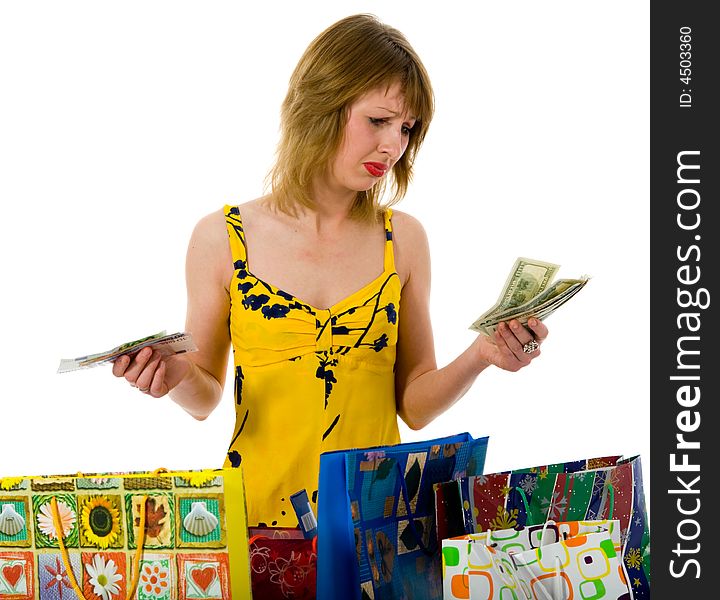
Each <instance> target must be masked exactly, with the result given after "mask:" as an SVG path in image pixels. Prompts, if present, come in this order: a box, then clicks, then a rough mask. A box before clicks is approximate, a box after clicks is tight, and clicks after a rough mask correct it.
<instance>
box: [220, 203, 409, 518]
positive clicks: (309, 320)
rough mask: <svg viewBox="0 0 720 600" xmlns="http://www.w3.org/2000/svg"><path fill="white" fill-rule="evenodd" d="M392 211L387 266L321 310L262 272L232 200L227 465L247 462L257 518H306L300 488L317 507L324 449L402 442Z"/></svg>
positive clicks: (251, 508)
mask: <svg viewBox="0 0 720 600" xmlns="http://www.w3.org/2000/svg"><path fill="white" fill-rule="evenodd" d="M391 215H392V212H391V211H390V210H389V209H388V210H387V211H386V212H385V231H386V236H385V237H386V242H385V259H384V270H383V272H382V274H381V275H380V276H379V277H377V278H376V279H375V280H374V281H372V282H370V283H369V284H367V285H366V286H365V287H363V288H362V289H359V290H358V291H357V292H355V293H353V294H351V295H350V296H348V297H347V298H345V299H344V300H341V301H340V302H338V303H337V304H335V305H333V306H331V307H330V308H329V309H318V308H316V307H314V306H311V305H309V304H307V303H306V302H303V301H302V299H300V298H295V297H294V296H292V295H290V294H288V293H286V292H284V291H282V290H280V289H278V288H277V287H275V286H273V285H271V284H270V283H268V282H265V281H263V280H261V279H258V278H257V277H255V276H254V275H253V273H252V266H251V265H248V261H247V252H246V247H245V235H244V232H243V226H242V222H241V220H240V213H239V210H238V208H237V207H231V206H225V216H226V222H227V229H228V235H229V236H230V249H231V251H232V257H233V262H234V267H235V272H234V275H233V279H232V282H231V286H230V301H231V309H230V334H231V338H232V346H233V356H234V365H235V413H236V422H235V429H234V431H233V437H232V441H231V442H230V447H229V449H228V453H227V457H226V460H225V466H227V467H232V466H235V467H237V466H238V465H240V464H242V469H243V476H244V479H245V492H246V498H247V509H248V523H249V524H250V525H251V526H253V525H256V524H259V523H264V524H266V525H270V526H273V525H275V526H290V527H292V526H296V525H297V524H298V521H297V517H296V516H295V512H294V510H293V507H292V504H291V502H290V496H291V495H292V494H294V493H295V492H298V491H300V490H303V489H305V490H306V491H307V493H308V496H309V497H310V499H311V502H312V507H313V510H317V505H316V501H317V488H318V474H319V466H320V453H321V452H326V451H330V450H339V449H345V448H364V447H372V446H378V445H385V444H397V443H399V442H400V433H399V430H398V424H397V413H396V407H395V377H394V366H395V351H396V345H397V337H398V315H399V312H400V289H401V284H400V278H399V277H398V274H397V273H396V272H395V261H394V257H393V243H392V223H391V221H390V218H391Z"/></svg>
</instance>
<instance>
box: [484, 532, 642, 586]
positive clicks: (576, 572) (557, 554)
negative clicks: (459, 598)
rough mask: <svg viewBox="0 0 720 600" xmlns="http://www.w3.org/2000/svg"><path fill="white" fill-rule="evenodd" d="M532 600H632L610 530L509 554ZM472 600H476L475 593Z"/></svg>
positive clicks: (517, 576) (519, 579)
mask: <svg viewBox="0 0 720 600" xmlns="http://www.w3.org/2000/svg"><path fill="white" fill-rule="evenodd" d="M508 556H509V558H510V560H511V562H512V567H513V568H514V569H515V578H516V581H517V582H518V587H519V588H520V589H521V590H522V591H523V593H524V594H525V597H526V598H528V599H538V600H569V599H571V598H588V599H590V598H607V599H608V600H630V598H631V596H630V589H629V587H628V581H627V579H626V575H625V570H624V569H623V566H622V557H621V556H620V555H619V554H618V553H617V552H616V550H615V543H614V542H613V540H612V539H611V536H610V533H609V532H608V531H604V532H600V533H588V534H585V535H579V536H576V537H571V538H568V539H566V540H561V541H559V542H556V543H554V544H548V545H543V546H542V547H540V548H535V549H532V550H528V551H526V552H518V553H511V554H509V555H508ZM470 597H471V600H474V598H473V596H472V592H471V596H470Z"/></svg>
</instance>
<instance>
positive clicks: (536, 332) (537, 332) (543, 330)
mask: <svg viewBox="0 0 720 600" xmlns="http://www.w3.org/2000/svg"><path fill="white" fill-rule="evenodd" d="M528 327H529V328H530V330H531V331H532V332H533V336H534V337H535V339H536V340H537V341H538V343H540V344H542V343H543V342H544V341H545V338H546V337H547V336H548V328H547V327H545V324H544V323H543V322H542V321H540V320H539V319H535V318H532V319H530V320H529V321H528Z"/></svg>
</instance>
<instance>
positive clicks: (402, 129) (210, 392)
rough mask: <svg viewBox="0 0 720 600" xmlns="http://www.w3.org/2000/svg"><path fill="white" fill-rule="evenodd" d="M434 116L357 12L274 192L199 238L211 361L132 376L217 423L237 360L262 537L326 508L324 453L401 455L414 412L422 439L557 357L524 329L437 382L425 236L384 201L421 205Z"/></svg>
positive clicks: (240, 418) (254, 517) (137, 369)
mask: <svg viewBox="0 0 720 600" xmlns="http://www.w3.org/2000/svg"><path fill="white" fill-rule="evenodd" d="M432 115H433V93H432V88H431V85H430V81H429V78H428V75H427V73H426V71H425V68H424V67H423V65H422V63H421V61H420V59H419V58H418V56H417V55H416V53H415V51H414V50H413V49H412V47H411V46H410V44H409V43H408V41H407V40H406V39H405V37H404V36H403V35H402V34H401V33H400V32H399V31H397V30H395V29H393V28H391V27H388V26H387V25H384V24H382V23H380V22H379V21H378V20H377V19H376V18H375V17H373V16H370V15H355V16H351V17H348V18H346V19H343V20H341V21H339V22H337V23H335V24H334V25H332V26H331V27H329V28H328V29H327V30H325V31H324V32H323V33H321V34H320V35H319V36H318V37H317V38H316V39H315V40H314V41H313V42H312V43H311V44H310V46H309V47H308V49H307V50H306V51H305V53H304V55H303V56H302V58H301V59H300V62H299V63H298V65H297V67H296V69H295V71H294V73H293V75H292V77H291V79H290V84H289V89H288V93H287V96H286V98H285V101H284V103H283V106H282V114H281V124H282V135H281V141H280V144H279V148H278V153H277V161H276V164H275V167H274V169H273V171H272V172H271V178H270V179H271V191H270V193H269V194H268V195H266V196H263V197H261V198H258V199H255V200H252V201H250V202H247V203H245V204H242V205H240V206H236V207H231V206H226V207H225V208H224V209H223V210H221V211H218V212H215V213H213V214H210V215H208V216H207V217H205V218H203V219H202V220H201V221H200V222H199V223H198V224H197V226H196V227H195V230H194V232H193V235H192V237H191V240H190V244H189V249H188V255H187V271H186V275H187V289H188V309H187V321H186V330H187V331H190V332H192V335H193V338H194V339H195V341H196V343H197V346H198V352H195V353H192V354H182V355H176V356H170V357H163V356H161V355H160V354H159V353H158V352H157V351H152V350H151V349H145V350H143V351H141V352H140V353H138V354H137V355H136V356H134V357H132V358H130V357H122V358H120V359H118V360H117V361H116V362H115V365H114V367H113V373H114V374H115V375H116V376H118V377H121V376H122V377H125V378H126V379H127V380H128V381H129V382H130V383H131V384H132V385H134V386H136V387H138V388H139V389H140V390H141V391H142V392H144V393H147V394H149V395H151V396H154V397H160V396H163V395H165V394H168V393H169V394H170V397H171V398H172V399H173V400H174V401H175V402H177V403H178V404H180V405H181V406H182V407H183V408H184V409H185V410H186V411H187V412H189V413H190V414H191V415H192V416H194V417H195V418H197V419H204V418H206V417H207V416H208V415H209V414H210V412H212V410H213V409H214V408H215V407H216V406H217V404H218V402H219V401H220V398H221V396H222V391H223V386H224V378H225V372H226V368H227V360H228V353H229V349H230V347H231V346H232V348H233V354H234V364H235V397H236V415H237V421H236V425H235V430H234V433H233V438H232V441H231V443H230V447H229V450H228V454H227V458H226V461H225V464H226V466H238V465H240V464H241V463H242V468H243V473H244V477H245V482H246V495H247V503H248V520H249V523H250V524H255V523H264V524H269V525H280V526H294V525H296V524H297V519H296V518H295V516H294V513H293V510H292V507H291V505H290V495H291V494H293V493H294V492H297V491H299V490H302V489H306V490H307V491H308V493H309V494H310V495H311V497H312V500H313V502H314V501H315V499H316V490H317V481H318V466H319V455H320V453H321V452H324V451H330V450H335V449H341V448H350V447H371V446H376V445H384V444H395V443H398V442H399V441H400V436H399V432H398V425H397V415H400V417H401V418H402V419H403V420H404V421H405V423H407V425H408V426H409V427H411V428H413V429H420V428H422V427H424V426H425V425H426V424H427V423H429V422H430V421H431V420H432V419H434V418H435V417H436V416H438V415H439V414H440V413H442V412H443V411H445V410H447V409H448V408H449V407H450V406H451V405H452V404H453V403H455V402H456V401H457V400H458V399H459V398H460V397H461V396H462V395H463V394H464V393H465V392H466V391H467V390H468V388H469V387H470V386H471V385H472V383H473V382H474V380H475V379H476V377H477V376H478V374H479V373H481V372H482V371H483V370H485V369H486V368H487V367H489V366H490V365H495V366H497V367H499V368H501V369H505V370H508V371H517V370H518V369H520V368H522V367H524V366H526V365H528V364H529V363H530V362H531V361H532V360H533V359H534V358H536V357H537V356H538V355H539V354H540V351H539V349H538V347H539V344H540V343H542V341H543V340H544V339H545V337H546V336H547V329H546V327H545V326H544V325H543V324H542V323H541V322H539V321H538V320H536V319H531V320H530V321H529V323H528V327H529V328H526V327H524V326H523V325H521V324H520V323H519V322H517V321H511V322H510V323H502V324H500V326H499V327H498V328H497V331H496V332H495V333H494V334H493V336H492V337H488V336H478V337H477V338H476V339H475V341H474V342H473V343H472V344H471V345H470V347H469V348H467V349H466V350H465V351H464V352H463V353H462V354H461V355H460V356H458V357H457V358H456V359H455V360H454V361H452V362H451V363H450V364H448V365H447V366H445V367H443V368H441V369H438V368H437V364H436V360H435V351H434V345H433V336H432V328H431V323H430V316H429V296H430V259H429V251H428V243H427V238H426V235H425V232H424V230H423V228H422V226H421V225H420V223H418V222H417V221H416V220H415V219H413V218H412V217H410V216H409V215H407V214H404V213H401V212H393V211H392V210H390V209H389V208H384V207H382V206H381V205H380V202H379V201H380V198H381V197H382V195H383V191H384V189H385V185H386V181H387V180H388V179H389V180H390V181H389V182H388V183H389V184H390V185H391V186H392V189H393V192H394V194H393V197H392V199H391V201H390V202H389V203H387V205H389V204H392V203H394V202H396V201H398V200H400V199H401V198H402V197H403V196H404V194H405V191H406V189H407V186H408V183H409V181H410V179H411V176H412V168H413V161H414V159H415V156H416V153H417V151H418V149H419V147H420V145H421V144H422V141H423V139H424V137H425V134H426V132H427V129H428V126H429V124H430V121H431V119H432ZM228 325H229V327H228ZM528 344H530V345H528ZM524 347H525V349H523V348H524ZM533 348H534V349H533ZM528 350H530V351H529V352H528Z"/></svg>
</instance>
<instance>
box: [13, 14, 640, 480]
mask: <svg viewBox="0 0 720 600" xmlns="http://www.w3.org/2000/svg"><path fill="white" fill-rule="evenodd" d="M357 12H372V13H374V14H376V15H377V16H378V17H380V18H381V19H382V20H383V21H385V22H387V23H389V24H391V25H393V26H395V27H397V28H398V29H400V30H401V31H403V32H404V33H405V34H406V36H407V37H408V39H409V40H410V42H411V44H412V45H413V46H414V47H415V49H416V50H417V51H418V53H419V54H420V56H421V58H422V59H423V61H424V63H425V65H426V67H427V69H428V71H429V73H430V76H431V79H432V81H433V85H434V88H435V93H436V100H437V111H436V116H435V119H434V121H433V123H432V126H431V128H430V132H429V134H428V137H427V138H426V142H425V145H424V147H423V148H422V150H421V152H420V155H419V158H418V161H417V165H416V178H415V181H414V183H413V185H412V186H411V188H410V191H409V193H408V195H407V196H406V198H405V200H404V201H403V202H402V203H401V204H400V205H399V206H398V207H397V208H398V209H399V210H404V211H406V212H409V213H411V214H413V215H415V216H416V217H418V218H419V219H420V220H421V221H422V222H423V223H424V225H425V228H426V230H427V233H428V236H429V239H430V245H431V255H432V267H433V290H432V298H431V301H432V304H431V308H432V318H433V325H434V331H435V341H436V349H437V356H438V361H439V363H440V364H441V365H444V364H446V363H447V362H449V361H450V360H452V359H453V358H454V356H456V355H457V354H458V353H460V352H461V351H462V350H463V349H464V348H465V347H466V346H467V345H468V344H469V343H470V342H471V341H472V339H473V336H474V335H475V334H474V333H472V332H471V331H470V330H469V329H468V326H469V325H470V323H472V322H473V321H474V320H475V318H476V317H477V316H479V315H480V314H481V313H483V312H484V311H485V310H486V309H487V308H489V307H490V306H491V305H492V304H494V303H495V301H496V299H497V296H498V294H499V292H500V289H501V287H502V285H503V283H504V282H505V279H506V277H507V274H508V271H509V270H510V267H511V266H512V264H513V262H514V261H515V259H516V257H518V256H528V257H532V258H537V259H540V260H546V261H549V262H555V263H558V264H560V265H561V266H562V268H561V269H560V272H559V274H558V277H576V276H579V275H581V274H589V275H591V276H592V279H591V281H590V283H588V285H587V286H586V287H585V288H584V290H583V291H582V292H580V294H578V295H577V296H576V297H575V298H574V299H573V300H572V301H571V302H570V303H568V304H567V305H565V306H564V307H563V308H562V309H561V310H560V311H559V312H558V313H556V314H555V315H553V316H552V317H550V318H549V319H548V321H547V325H548V327H549V329H550V337H549V338H548V340H547V341H546V343H545V344H544V345H543V353H542V356H541V357H540V358H538V359H537V360H536V361H535V362H533V364H532V366H531V367H529V368H527V369H524V370H522V371H521V372H519V373H506V372H501V371H499V370H497V369H490V370H488V371H486V372H485V373H483V374H482V375H481V376H480V378H479V379H478V381H477V382H476V384H475V385H474V387H473V388H472V389H471V390H470V391H469V392H468V393H467V395H466V396H465V397H464V398H463V399H462V400H460V401H459V402H458V403H457V404H456V405H455V406H453V407H452V408H451V409H450V410H448V411H447V412H446V413H445V414H444V415H442V416H441V417H440V418H438V419H437V420H436V421H435V422H433V423H432V424H431V425H429V426H428V427H426V428H425V429H424V430H422V431H419V432H412V431H409V430H408V429H407V428H404V427H403V428H402V429H401V433H402V436H403V439H404V441H408V440H418V439H426V438H431V437H436V436H442V435H449V434H453V433H457V432H460V431H469V432H470V433H471V434H472V435H474V436H476V437H479V436H484V435H489V436H490V443H489V448H488V455H487V461H486V465H485V471H486V472H494V471H499V470H505V469H510V468H519V467H527V466H532V465H538V464H545V463H548V462H557V461H565V460H574V459H580V458H585V457H591V456H601V455H608V454H625V455H628V456H630V455H634V454H641V455H642V457H643V466H644V476H645V482H646V489H649V450H650V446H649V405H650V397H649V349H648V344H649V328H648V321H649V315H648V313H649V273H648V271H649V269H648V267H649V3H648V2H621V1H619V0H611V1H608V2H604V3H589V2H582V3H581V2H575V1H558V2H549V1H545V2H537V1H536V0H533V1H516V2H512V3H509V2H508V3H500V2H489V1H486V2H473V3H469V2H468V3H466V4H462V3H454V2H443V3H433V4H432V5H430V4H429V3H428V4H427V5H423V4H422V3H419V2H410V1H395V2H362V3H360V2H302V3H299V2H287V3H279V2H270V1H268V2H260V3H245V2H242V3H241V2H239V1H237V2H227V1H222V2H221V1H217V2H179V1H173V2H169V1H143V2H136V1H125V2H95V1H92V2H91V1H86V2H80V1H75V0H65V1H63V2H33V3H11V2H4V1H3V0H0V56H1V57H2V59H1V60H0V78H1V79H0V81H1V84H0V85H1V86H2V93H1V94H0V109H1V110H0V199H1V200H2V218H1V219H0V260H2V307H3V308H2V312H1V313H0V314H1V318H2V327H1V329H0V331H1V333H2V342H1V344H0V345H1V348H2V349H1V350H0V353H1V354H0V368H1V369H2V377H3V386H2V388H1V390H0V394H1V402H0V476H9V475H22V474H39V473H48V474H50V473H68V472H75V471H86V472H88V471H114V470H120V471H125V470H136V469H155V468H158V467H166V468H170V469H174V468H178V469H184V468H206V467H216V466H220V465H221V464H222V461H223V459H224V456H225V451H226V448H227V444H228V442H229V439H230V436H231V432H232V427H233V422H234V414H233V400H232V396H231V392H232V385H228V386H226V389H225V397H224V400H223V402H222V403H221V405H220V407H219V408H218V409H217V410H216V411H215V412H214V413H213V414H212V415H211V416H210V418H208V419H207V420H206V421H204V422H198V421H195V420H193V419H192V418H190V417H189V416H187V415H186V414H185V413H184V412H183V411H182V410H181V409H180V408H179V407H177V406H176V405H175V404H173V403H172V402H171V401H169V400H168V399H166V398H164V399H159V400H156V399H153V398H150V397H148V396H145V395H142V394H140V393H139V392H137V391H135V390H133V389H131V388H130V387H128V386H127V384H125V383H124V381H122V380H118V379H115V378H114V377H112V375H111V372H110V368H109V367H107V366H105V367H98V368H96V369H90V370H85V371H78V372H73V373H67V374H63V375H58V374H57V373H56V370H57V367H58V363H59V361H60V359H61V358H73V357H75V356H80V355H84V354H89V353H95V352H100V351H103V350H107V349H109V348H112V347H114V346H116V345H118V344H120V343H122V342H125V341H128V340H131V339H136V338H139V337H143V336H145V335H148V334H150V333H154V332H156V331H159V330H161V329H166V330H167V331H168V332H174V331H179V330H182V329H183V327H184V320H185V282H184V261H185V252H186V248H187V242H188V239H189V236H190V233H191V231H192V228H193V227H194V225H195V223H196V222H197V221H198V219H199V218H201V217H202V216H204V215H205V214H207V213H209V212H212V211H215V210H217V209H218V208H220V207H221V206H222V205H223V204H225V203H230V204H235V203H242V202H244V201H246V200H248V199H251V198H254V197H256V196H258V195H260V194H261V193H262V192H263V179H264V176H265V174H266V172H267V170H268V169H269V167H270V166H271V164H272V159H273V153H274V148H275V144H276V142H277V131H278V114H279V107H280V103H281V102H282V99H283V97H284V94H285V91H286V85H287V80H288V77H289V76H290V73H291V71H292V69H293V67H294V65H295V63H296V61H297V60H298V59H299V57H300V55H301V54H302V52H303V50H304V49H305V47H306V46H307V44H308V43H309V42H310V41H311V40H312V39H313V38H314V37H315V35H317V34H318V33H319V32H320V31H321V30H323V29H324V28H325V27H327V26H329V25H330V24H331V23H333V22H335V21H336V20H338V19H340V18H342V17H344V16H347V15H349V14H353V13H357ZM231 381H232V379H231V378H230V379H229V382H231ZM368 418H372V417H371V415H368ZM278 443H279V444H282V443H283V438H282V436H279V437H278Z"/></svg>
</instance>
